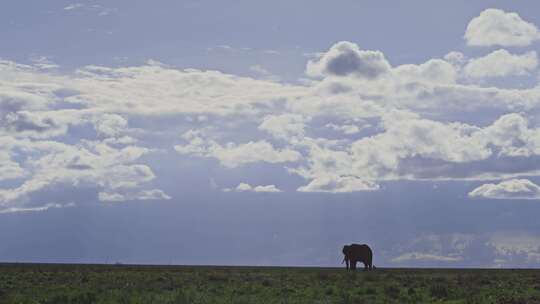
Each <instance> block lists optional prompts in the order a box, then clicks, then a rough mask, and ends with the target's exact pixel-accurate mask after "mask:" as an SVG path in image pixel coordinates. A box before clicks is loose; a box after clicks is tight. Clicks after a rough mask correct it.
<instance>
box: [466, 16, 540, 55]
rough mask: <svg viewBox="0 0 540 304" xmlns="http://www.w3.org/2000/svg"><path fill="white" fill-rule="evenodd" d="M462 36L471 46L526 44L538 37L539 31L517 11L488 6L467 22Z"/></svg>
mask: <svg viewBox="0 0 540 304" xmlns="http://www.w3.org/2000/svg"><path fill="white" fill-rule="evenodd" d="M464 37H465V40H467V44H468V45H472V46H493V45H500V46H527V45H529V44H531V43H532V42H533V41H535V40H538V39H540V32H539V31H538V28H537V27H536V26H535V25H534V24H532V23H529V22H527V21H525V20H523V19H521V17H520V16H519V15H518V14H517V13H513V12H505V11H503V10H500V9H494V8H490V9H486V10H484V11H483V12H481V13H480V15H479V16H477V17H474V18H473V19H472V20H471V21H470V22H469V24H468V25H467V30H466V31H465V36H464Z"/></svg>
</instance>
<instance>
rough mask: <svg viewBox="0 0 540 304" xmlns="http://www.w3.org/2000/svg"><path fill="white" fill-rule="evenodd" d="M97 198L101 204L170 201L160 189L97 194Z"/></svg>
mask: <svg viewBox="0 0 540 304" xmlns="http://www.w3.org/2000/svg"><path fill="white" fill-rule="evenodd" d="M98 198H99V200H100V201H103V202H123V201H129V200H170V199H171V197H170V196H168V195H167V194H166V193H165V192H163V191H162V190H160V189H151V190H142V191H135V192H132V191H128V192H125V193H120V192H99V193H98Z"/></svg>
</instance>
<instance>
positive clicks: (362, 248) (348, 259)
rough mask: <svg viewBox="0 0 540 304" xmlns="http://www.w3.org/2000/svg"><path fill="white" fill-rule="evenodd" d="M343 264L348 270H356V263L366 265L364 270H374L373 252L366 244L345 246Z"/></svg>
mask: <svg viewBox="0 0 540 304" xmlns="http://www.w3.org/2000/svg"><path fill="white" fill-rule="evenodd" d="M343 255H344V257H343V262H341V263H342V264H343V263H346V266H347V270H349V269H350V270H355V269H356V263H358V262H362V263H364V270H372V269H373V268H374V266H373V251H371V248H369V246H368V245H366V244H351V245H345V246H343Z"/></svg>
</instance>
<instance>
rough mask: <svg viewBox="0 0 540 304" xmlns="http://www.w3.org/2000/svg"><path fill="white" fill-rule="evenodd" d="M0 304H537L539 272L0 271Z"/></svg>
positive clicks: (24, 267) (40, 267) (39, 267)
mask: <svg viewBox="0 0 540 304" xmlns="http://www.w3.org/2000/svg"><path fill="white" fill-rule="evenodd" d="M0 303H1V304H4V303H24V304H26V303H50V304H63V303H140V304H149V303H156V304H157V303H310V304H312V303H508V304H510V303H540V270H511V269H506V270H487V269H377V270H375V271H372V272H363V271H361V270H360V271H357V272H356V273H353V272H347V271H345V270H344V269H340V268H286V267H283V268H281V267H208V266H205V267H198V266H141V265H67V264H66V265H62V264H60V265H58V264H57V265H55V264H0Z"/></svg>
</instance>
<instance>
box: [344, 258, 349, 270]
mask: <svg viewBox="0 0 540 304" xmlns="http://www.w3.org/2000/svg"><path fill="white" fill-rule="evenodd" d="M345 265H346V267H347V270H349V260H348V259H347V260H345Z"/></svg>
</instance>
